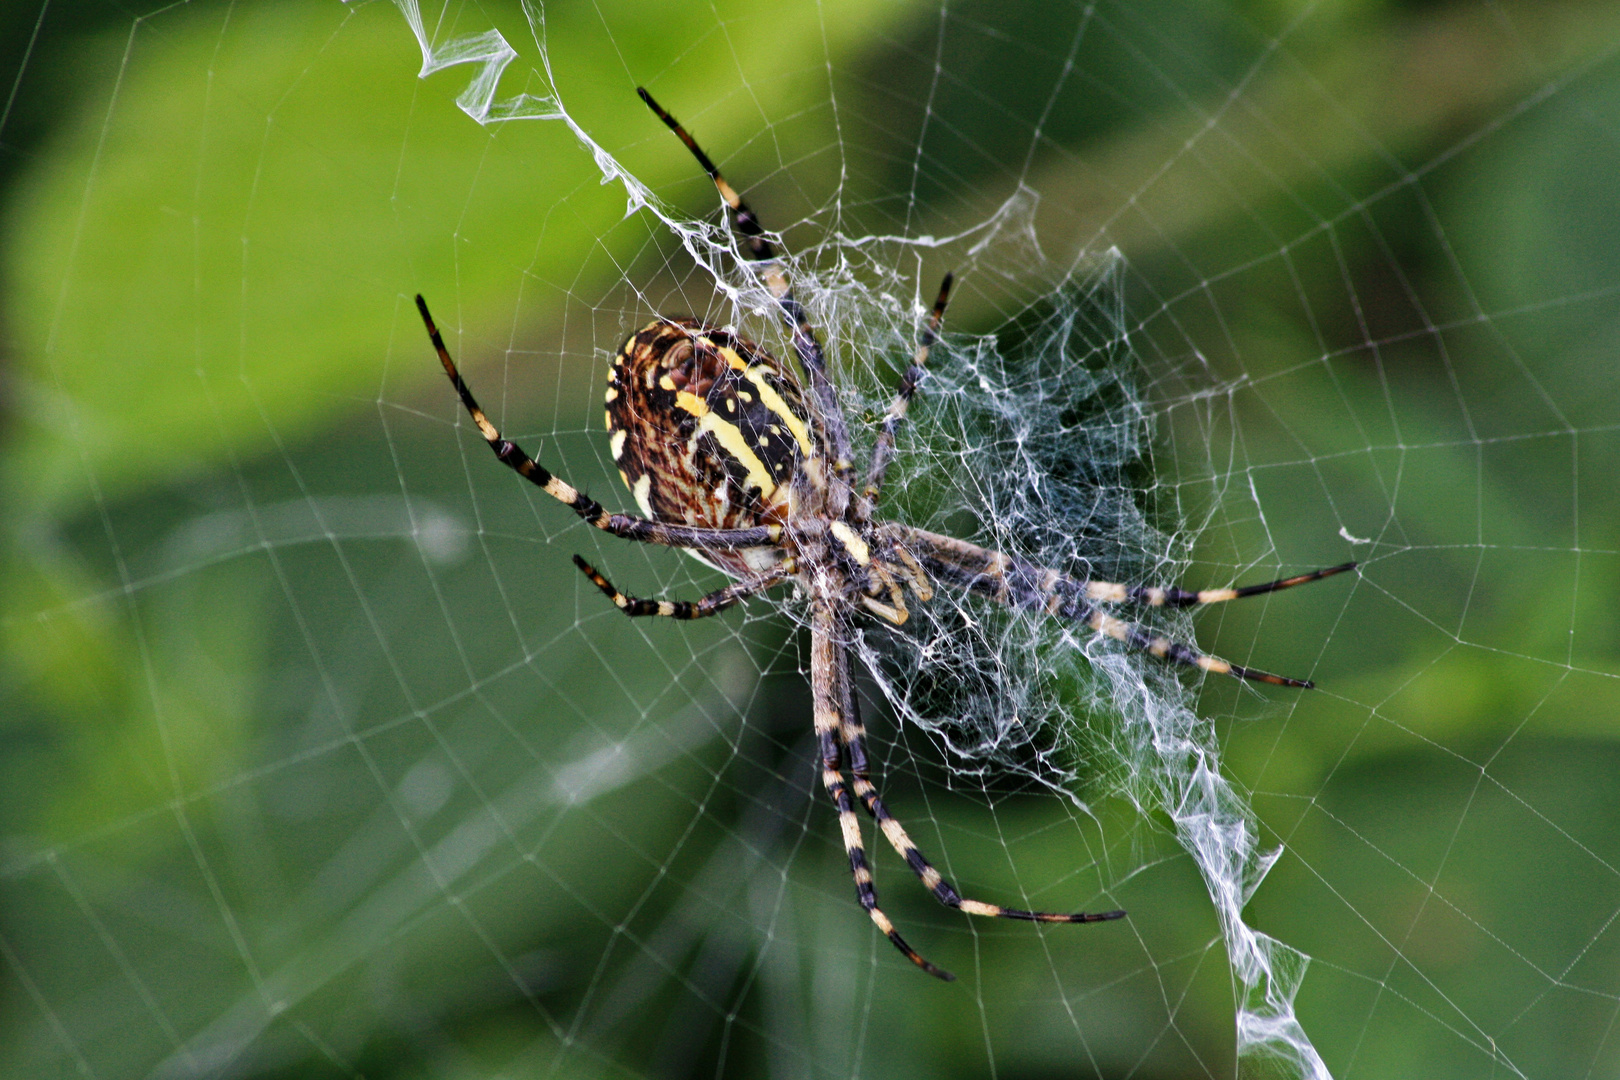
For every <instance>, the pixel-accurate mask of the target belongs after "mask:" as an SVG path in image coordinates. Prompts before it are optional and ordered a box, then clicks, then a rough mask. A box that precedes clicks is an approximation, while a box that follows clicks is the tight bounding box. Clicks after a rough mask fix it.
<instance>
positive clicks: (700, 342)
mask: <svg viewBox="0 0 1620 1080" xmlns="http://www.w3.org/2000/svg"><path fill="white" fill-rule="evenodd" d="M607 427H608V431H609V433H610V435H611V438H610V440H609V446H610V448H611V450H612V452H613V460H614V463H615V464H616V465H617V466H618V468H619V475H620V476H621V477H623V479H624V482H625V486H627V487H628V488H629V489H630V492H631V494H632V495H633V496H634V497H635V500H636V503H637V504H638V505H639V506H640V507H641V511H642V513H644V514H646V515H647V516H648V517H650V518H652V519H654V520H656V521H666V522H672V523H679V524H683V525H694V526H700V527H705V528H715V529H740V528H750V527H752V526H755V525H761V524H770V523H778V522H782V521H786V520H787V519H789V518H790V517H792V516H793V515H794V514H795V513H797V512H798V511H799V509H800V508H801V504H802V501H803V500H804V499H805V498H806V497H808V496H810V495H811V494H812V493H814V492H817V491H820V490H821V489H822V488H823V487H824V475H825V470H824V469H823V468H822V467H821V462H822V460H823V455H824V451H823V449H822V448H823V446H824V443H825V440H824V439H823V437H822V435H821V432H820V430H819V427H818V425H817V422H816V420H815V418H814V416H813V415H812V414H811V413H810V411H809V409H808V408H807V407H806V404H805V400H804V394H803V392H802V390H801V389H800V386H799V382H798V380H797V379H796V378H794V376H793V374H792V373H791V372H790V371H788V370H787V369H786V368H784V367H783V366H782V365H781V363H779V362H778V361H777V360H776V358H775V357H773V356H771V355H770V354H769V353H768V352H766V351H765V350H763V349H761V348H760V347H759V346H757V345H755V344H754V343H753V342H751V341H748V340H747V339H745V338H742V337H739V336H737V335H736V334H734V333H732V332H730V331H729V330H723V329H720V328H718V327H714V326H709V325H707V324H705V323H701V322H699V321H697V320H696V319H659V320H657V321H655V322H652V323H649V324H648V325H647V326H645V327H643V328H642V329H641V330H638V331H637V332H636V333H634V334H632V335H631V336H630V338H629V339H628V340H627V341H626V342H625V343H624V347H623V348H621V349H620V350H619V353H618V355H617V356H616V357H615V358H614V361H613V367H612V369H611V370H610V372H609V374H608V389H607ZM739 554H741V553H739ZM726 555H727V553H713V554H711V555H710V556H709V558H710V559H711V561H714V562H715V563H716V565H719V566H720V567H721V569H723V570H726V571H727V572H728V573H733V574H737V575H740V574H742V573H746V572H748V571H749V570H757V569H759V568H760V565H761V563H762V562H763V563H764V564H765V565H768V564H769V563H771V562H775V561H776V559H777V558H779V557H780V554H779V553H775V552H772V553H769V554H768V555H767V554H766V553H763V552H756V553H750V556H749V557H743V558H736V559H732V558H727V557H726Z"/></svg>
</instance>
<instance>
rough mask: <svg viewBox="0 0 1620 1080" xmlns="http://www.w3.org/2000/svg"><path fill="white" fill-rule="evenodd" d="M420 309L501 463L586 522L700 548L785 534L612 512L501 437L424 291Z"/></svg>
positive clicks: (750, 543) (757, 542) (628, 535)
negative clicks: (453, 354) (448, 343)
mask: <svg viewBox="0 0 1620 1080" xmlns="http://www.w3.org/2000/svg"><path fill="white" fill-rule="evenodd" d="M416 309H417V310H418V311H419V312H421V313H422V323H423V325H425V326H426V327H427V332H428V337H429V339H431V340H432V342H433V348H434V349H435V350H437V351H438V354H439V362H440V363H441V364H443V365H444V373H445V375H446V376H447V377H448V378H449V379H450V385H452V386H454V387H455V388H456V394H457V395H458V396H459V397H460V398H461V404H462V406H463V407H465V408H466V410H467V415H469V416H471V417H472V420H473V423H474V424H475V425H477V427H478V433H479V434H480V435H482V436H483V437H484V441H485V442H487V443H489V448H490V449H491V450H493V451H494V452H495V457H496V458H497V459H498V460H499V461H500V463H501V464H502V465H505V466H506V467H508V468H509V469H511V470H512V471H513V472H515V473H517V474H518V475H519V476H521V477H523V478H524V479H525V480H527V481H529V483H531V484H533V485H534V486H535V487H538V488H539V489H540V490H542V491H544V492H545V493H546V494H547V495H550V496H551V497H552V498H553V499H556V500H557V501H558V502H560V503H562V504H563V505H564V506H566V507H568V508H569V509H570V510H572V511H573V512H574V513H576V514H578V515H579V516H580V517H581V518H584V519H585V521H586V522H587V523H588V524H590V525H593V526H595V527H596V528H598V529H601V530H603V531H604V532H610V533H612V534H613V535H614V536H620V537H623V538H625V539H626V540H640V541H642V542H643V543H649V544H663V545H665V546H666V547H689V548H697V549H698V550H700V551H701V550H703V549H705V548H711V549H723V550H732V549H735V548H745V547H763V546H768V545H773V544H776V543H778V542H779V541H780V540H781V538H782V527H781V526H780V525H760V526H755V527H754V528H749V529H704V528H696V527H694V526H690V525H670V524H666V523H665V522H662V521H651V520H648V519H647V518H641V517H635V516H634V515H631V514H610V513H608V512H607V511H606V510H604V509H603V508H602V505H601V504H600V503H598V502H597V501H596V500H594V499H592V498H590V497H589V496H587V495H585V494H583V493H582V492H581V491H579V489H577V488H575V487H574V486H573V485H572V484H570V483H568V482H567V481H566V480H563V479H562V478H561V477H559V476H555V475H553V474H552V473H551V472H550V471H549V470H548V469H546V467H545V466H543V465H541V464H540V463H539V462H537V461H535V460H534V459H533V458H531V457H530V456H529V455H528V454H527V453H525V452H524V451H523V448H522V447H520V446H518V445H517V444H516V443H514V442H510V441H508V440H507V439H505V438H502V436H501V432H500V429H499V428H497V427H496V426H495V425H494V424H493V423H491V422H490V419H489V417H488V416H486V415H485V414H484V410H483V409H482V408H480V407H479V405H478V400H477V399H476V398H474V397H473V395H472V390H470V389H469V388H468V387H467V383H466V380H464V379H463V378H462V377H461V372H459V371H457V370H456V365H455V362H454V361H452V360H451V359H450V350H449V349H447V348H445V344H444V338H443V336H442V335H440V333H439V328H438V327H437V326H436V325H434V322H433V316H432V315H430V314H429V313H428V306H427V301H426V300H423V299H422V297H421V296H417V298H416Z"/></svg>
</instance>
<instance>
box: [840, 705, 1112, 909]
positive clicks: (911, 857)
mask: <svg viewBox="0 0 1620 1080" xmlns="http://www.w3.org/2000/svg"><path fill="white" fill-rule="evenodd" d="M845 713H846V715H847V716H848V717H849V719H847V720H845V721H844V725H843V728H842V730H841V731H840V732H839V737H840V739H841V740H842V741H843V743H844V749H845V751H846V752H847V754H848V758H849V773H850V776H851V777H852V778H853V780H854V787H855V795H856V797H857V798H859V799H860V800H861V802H862V803H863V804H865V806H866V812H867V813H869V814H871V815H872V818H873V820H875V821H876V822H877V823H878V828H880V829H882V830H883V835H884V837H885V838H886V839H887V840H888V841H889V846H890V847H892V848H894V850H895V851H896V852H898V853H899V855H900V857H901V858H902V859H904V860H906V865H907V866H910V867H911V870H912V872H913V873H915V874H916V875H917V879H918V880H919V881H921V882H922V883H923V885H924V886H925V887H926V888H927V889H928V891H929V892H931V893H933V894H934V899H936V900H938V901H939V902H940V903H942V904H944V905H945V906H946V907H948V908H955V909H956V910H958V911H961V912H964V913H966V914H968V915H983V916H986V917H989V918H995V919H1022V920H1024V921H1026V922H1044V923H1092V922H1108V921H1110V920H1112V919H1122V918H1124V917H1125V912H1123V911H1103V912H1086V911H1079V912H1073V913H1064V912H1055V911H1024V910H1022V909H1020V908H1010V907H1002V906H1001V905H1000V904H987V903H985V902H984V901H982V900H969V899H966V898H964V897H963V896H962V895H961V894H960V893H958V892H957V891H956V890H955V889H954V888H952V886H951V883H950V882H948V881H946V880H945V878H944V877H943V876H941V874H940V872H939V871H938V870H936V869H935V868H934V866H933V864H932V863H930V862H929V861H928V860H927V859H926V858H925V857H924V856H923V853H922V852H921V851H919V850H918V848H917V845H916V844H914V843H913V842H912V840H911V837H910V836H909V835H907V833H906V830H905V827H904V826H902V825H901V824H900V822H899V819H897V818H896V817H895V816H894V815H893V814H891V813H889V808H888V807H886V806H884V805H883V800H882V798H880V797H879V796H878V793H877V787H876V786H875V785H874V784H873V783H872V780H871V777H870V775H869V773H870V765H869V762H868V760H867V756H866V728H865V726H864V725H863V724H862V723H861V721H860V717H859V715H858V714H857V712H856V711H855V710H854V709H853V708H848V707H846V709H845Z"/></svg>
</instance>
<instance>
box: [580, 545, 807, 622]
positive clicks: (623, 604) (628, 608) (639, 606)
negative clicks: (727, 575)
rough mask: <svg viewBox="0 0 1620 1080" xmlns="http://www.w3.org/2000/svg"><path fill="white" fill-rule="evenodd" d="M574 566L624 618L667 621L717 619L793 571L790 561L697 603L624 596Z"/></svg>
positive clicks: (585, 566)
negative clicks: (725, 611)
mask: <svg viewBox="0 0 1620 1080" xmlns="http://www.w3.org/2000/svg"><path fill="white" fill-rule="evenodd" d="M574 565H575V566H577V567H579V569H580V572H581V573H583V574H584V575H585V576H586V577H588V578H590V579H591V583H592V584H593V585H595V586H596V587H597V588H598V589H601V590H602V592H603V593H605V594H606V595H607V598H608V599H609V600H612V601H613V603H614V604H616V605H617V606H618V608H619V610H620V611H622V612H624V613H625V614H626V615H629V616H631V617H632V618H633V617H635V616H637V615H661V616H663V617H664V618H666V619H702V618H707V617H708V616H710V615H718V614H720V612H722V611H724V610H726V609H727V608H729V607H731V606H732V605H733V604H735V603H737V602H738V601H739V600H742V599H743V598H745V597H749V596H752V595H754V594H755V593H758V592H764V591H765V590H766V589H769V588H770V587H771V586H773V585H780V584H781V583H782V582H784V581H786V580H787V579H788V578H790V577H792V576H793V573H794V569H795V567H794V564H793V560H792V559H791V558H789V559H785V560H783V561H782V562H780V563H778V564H777V565H775V566H773V567H771V568H770V569H769V570H765V571H762V572H760V573H758V574H753V575H751V576H749V577H746V578H743V579H742V580H741V581H734V582H732V583H731V584H730V585H727V586H726V587H725V588H722V589H716V590H714V592H712V593H709V594H708V595H707V596H704V597H702V598H700V599H698V600H643V599H642V598H640V597H637V596H626V595H625V594H624V593H622V592H620V591H619V590H618V589H616V588H614V587H613V583H612V582H611V581H609V580H608V579H607V578H605V577H603V576H602V575H601V574H600V573H598V572H597V570H596V568H595V567H594V566H592V565H591V564H590V563H588V562H586V561H585V560H584V559H582V558H580V557H579V556H578V555H575V556H574Z"/></svg>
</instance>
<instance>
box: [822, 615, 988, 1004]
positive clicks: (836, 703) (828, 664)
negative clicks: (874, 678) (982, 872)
mask: <svg viewBox="0 0 1620 1080" xmlns="http://www.w3.org/2000/svg"><path fill="white" fill-rule="evenodd" d="M810 619H811V628H812V633H811V652H810V693H811V699H812V705H813V708H814V711H815V725H816V746H817V748H818V749H819V751H820V757H821V783H822V786H823V787H825V788H826V789H827V794H828V795H829V796H830V797H831V798H832V801H833V806H834V807H836V808H837V810H838V829H839V831H840V832H841V833H842V834H843V838H844V851H845V853H846V854H847V855H848V856H849V870H850V873H851V874H852V875H853V876H854V878H855V899H856V900H857V901H859V903H860V905H861V907H862V908H864V909H865V910H866V913H867V914H868V915H869V916H871V918H872V923H873V924H874V925H875V926H876V927H877V928H878V930H879V931H880V932H881V933H882V934H883V936H884V937H886V938H888V939H889V942H890V943H891V944H892V945H893V946H894V947H895V948H897V949H899V950H900V952H901V953H902V954H904V956H905V958H906V959H907V960H910V961H911V962H912V963H913V964H916V965H917V966H918V967H920V968H922V969H923V970H924V971H926V972H928V974H930V975H932V976H934V977H935V978H936V979H943V980H945V981H946V982H952V981H954V980H955V979H956V976H955V975H952V974H951V973H950V972H948V971H946V970H945V969H944V968H940V967H936V966H935V965H933V964H931V963H929V962H928V961H927V960H924V959H923V958H922V956H921V955H920V954H919V953H918V952H917V950H916V949H913V948H912V947H911V946H910V945H907V944H906V939H905V938H903V937H901V936H900V931H898V930H896V929H895V928H894V923H893V922H892V921H890V919H889V917H888V916H887V915H885V914H884V913H883V909H882V908H880V907H878V895H877V884H876V883H875V882H874V881H873V880H872V866H871V864H870V863H869V862H868V861H867V858H866V842H865V841H864V840H863V839H862V838H861V820H860V817H859V815H858V814H857V813H856V810H855V800H854V798H853V797H852V796H851V795H850V790H849V785H848V784H846V783H845V782H844V775H843V773H841V772H839V765H840V764H841V763H842V757H843V750H842V746H841V736H840V732H841V730H842V728H843V723H844V715H843V712H844V702H845V701H846V700H847V698H848V694H847V691H846V689H845V687H846V686H847V685H848V669H847V666H846V665H847V660H846V656H845V650H844V649H843V648H842V646H841V645H840V644H839V642H838V639H837V634H836V620H835V618H834V616H833V614H832V609H831V608H830V607H828V606H826V605H825V604H823V603H815V604H812V605H811V609H810Z"/></svg>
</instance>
